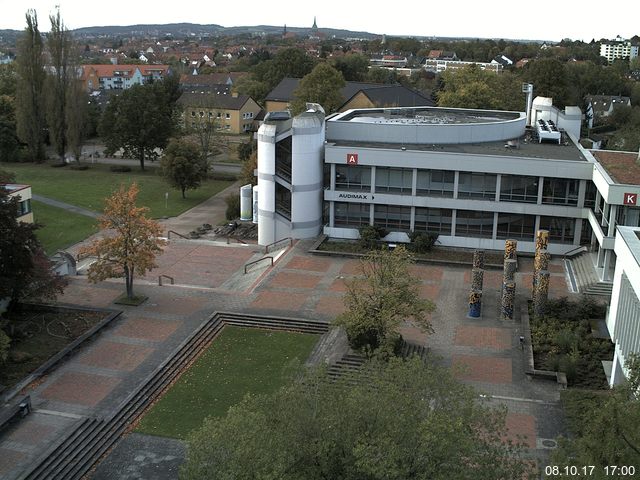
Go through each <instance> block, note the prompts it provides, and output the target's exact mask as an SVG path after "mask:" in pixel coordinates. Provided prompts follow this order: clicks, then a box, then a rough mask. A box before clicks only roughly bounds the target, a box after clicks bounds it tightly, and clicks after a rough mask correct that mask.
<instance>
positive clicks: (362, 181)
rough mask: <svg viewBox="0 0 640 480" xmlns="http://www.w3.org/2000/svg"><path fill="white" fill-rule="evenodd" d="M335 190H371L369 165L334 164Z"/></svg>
mask: <svg viewBox="0 0 640 480" xmlns="http://www.w3.org/2000/svg"><path fill="white" fill-rule="evenodd" d="M336 190H367V191H370V190H371V167H365V166H360V165H354V166H349V165H336Z"/></svg>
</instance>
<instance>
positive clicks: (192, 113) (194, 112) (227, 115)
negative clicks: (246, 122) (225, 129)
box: [191, 110, 245, 120]
mask: <svg viewBox="0 0 640 480" xmlns="http://www.w3.org/2000/svg"><path fill="white" fill-rule="evenodd" d="M204 114H205V112H204V111H202V110H200V112H197V113H196V111H195V110H191V116H192V117H195V116H200V117H201V118H202V117H204ZM207 114H208V116H209V118H213V112H207ZM216 118H218V119H220V118H222V113H221V112H216ZM224 118H226V119H227V120H229V119H230V118H231V114H230V113H228V112H227V113H225V114H224ZM242 118H245V117H244V116H243V117H242Z"/></svg>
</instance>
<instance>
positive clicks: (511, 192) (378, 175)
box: [335, 165, 595, 206]
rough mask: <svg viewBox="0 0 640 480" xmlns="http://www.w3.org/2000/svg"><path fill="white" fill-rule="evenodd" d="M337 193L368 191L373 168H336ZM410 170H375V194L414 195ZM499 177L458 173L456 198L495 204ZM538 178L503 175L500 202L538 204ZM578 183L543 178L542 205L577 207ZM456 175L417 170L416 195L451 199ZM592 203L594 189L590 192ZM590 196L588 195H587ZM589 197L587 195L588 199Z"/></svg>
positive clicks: (486, 174)
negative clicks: (488, 201)
mask: <svg viewBox="0 0 640 480" xmlns="http://www.w3.org/2000/svg"><path fill="white" fill-rule="evenodd" d="M335 168H336V178H335V188H336V190H356V191H371V173H372V170H371V169H372V167H367V166H348V165H336V167H335ZM413 172H414V170H413V169H410V168H393V167H376V170H375V179H376V180H375V188H374V191H375V192H378V193H399V194H404V195H411V194H412V192H413V186H412V185H413ZM497 180H498V176H497V175H496V174H492V173H477V172H459V173H458V198H473V199H484V200H494V199H495V198H496V189H497ZM539 182H540V177H534V176H526V175H502V176H501V178H500V201H503V202H525V203H538V190H539V188H538V187H539ZM579 185H580V181H579V180H576V179H568V178H547V177H545V178H544V181H543V185H542V199H541V202H542V203H543V204H551V205H569V206H576V205H578V188H579ZM454 188H455V172H454V171H450V170H417V178H416V195H419V196H430V197H449V198H453V196H454ZM593 190H594V191H593V194H594V195H593V197H594V199H595V188H594V189H593ZM588 193H589V192H588ZM587 196H588V197H589V195H587Z"/></svg>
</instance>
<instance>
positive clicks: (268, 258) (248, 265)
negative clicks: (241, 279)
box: [244, 256, 273, 275]
mask: <svg viewBox="0 0 640 480" xmlns="http://www.w3.org/2000/svg"><path fill="white" fill-rule="evenodd" d="M263 260H271V266H273V257H272V256H268V257H262V258H259V259H258V260H254V261H253V262H249V263H247V264H246V265H245V266H244V273H245V275H246V273H247V267H250V266H251V265H255V264H256V263H260V262H261V261H263Z"/></svg>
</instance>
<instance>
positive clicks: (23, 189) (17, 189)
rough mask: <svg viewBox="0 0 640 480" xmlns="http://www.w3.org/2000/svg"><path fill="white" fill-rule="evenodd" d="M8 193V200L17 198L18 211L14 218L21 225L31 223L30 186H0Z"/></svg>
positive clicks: (14, 184) (11, 184)
mask: <svg viewBox="0 0 640 480" xmlns="http://www.w3.org/2000/svg"><path fill="white" fill-rule="evenodd" d="M0 188H4V189H5V190H7V191H8V192H9V198H16V197H17V198H18V211H17V213H16V218H17V219H18V221H20V222H23V223H33V212H32V211H31V186H30V185H20V184H16V183H7V184H2V185H0Z"/></svg>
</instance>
